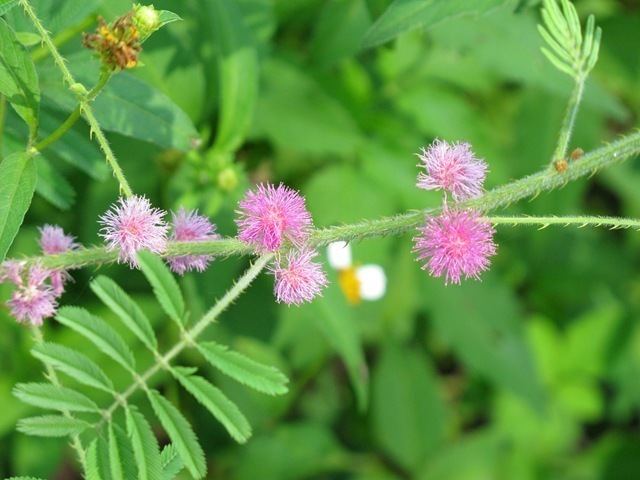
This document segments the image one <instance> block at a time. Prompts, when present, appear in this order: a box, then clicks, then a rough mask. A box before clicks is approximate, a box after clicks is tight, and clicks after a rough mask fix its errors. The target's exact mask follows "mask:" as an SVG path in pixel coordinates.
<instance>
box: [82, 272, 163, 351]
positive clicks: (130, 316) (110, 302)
mask: <svg viewBox="0 0 640 480" xmlns="http://www.w3.org/2000/svg"><path fill="white" fill-rule="evenodd" d="M91 290H93V292H94V293H95V294H96V295H97V296H98V298H100V300H102V302H103V303H104V304H105V305H106V306H107V307H109V308H110V309H111V310H112V311H113V312H114V313H115V314H116V315H117V316H118V318H120V320H121V321H122V323H124V325H125V326H126V327H127V328H128V329H129V330H131V331H132V332H133V333H134V335H135V336H136V337H138V339H139V340H140V341H141V342H142V343H144V344H145V345H146V346H147V347H148V348H149V349H150V350H155V349H156V348H157V347H158V341H157V340H156V336H155V333H153V328H152V327H151V322H150V321H149V319H148V318H147V316H146V315H145V314H144V312H143V311H142V309H141V308H140V307H139V306H138V304H137V303H136V302H134V301H133V299H132V298H131V297H130V296H129V295H127V293H126V292H125V291H124V290H123V289H122V288H120V286H119V285H118V284H117V283H116V282H114V281H113V280H111V279H110V278H108V277H105V276H103V275H101V276H99V277H98V278H96V279H95V280H93V281H92V282H91Z"/></svg>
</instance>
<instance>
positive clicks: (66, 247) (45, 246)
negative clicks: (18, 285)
mask: <svg viewBox="0 0 640 480" xmlns="http://www.w3.org/2000/svg"><path fill="white" fill-rule="evenodd" d="M39 230H40V248H41V249H42V253H44V254H45V255H57V254H59V253H65V252H68V251H71V250H76V249H77V248H78V247H79V246H80V245H78V244H77V243H76V242H75V238H74V237H72V236H71V235H66V234H65V233H64V230H62V228H60V227H58V226H56V225H45V226H44V227H42V228H40V229H39ZM50 278H51V286H52V288H53V292H54V294H55V295H56V297H59V296H60V295H62V294H63V293H64V285H65V283H66V282H67V281H68V280H70V279H71V275H69V274H68V273H67V271H66V270H52V271H51V272H50Z"/></svg>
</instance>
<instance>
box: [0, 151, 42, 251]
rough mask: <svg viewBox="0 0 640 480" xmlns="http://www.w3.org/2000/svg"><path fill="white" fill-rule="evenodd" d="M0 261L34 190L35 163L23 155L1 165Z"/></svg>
mask: <svg viewBox="0 0 640 480" xmlns="http://www.w3.org/2000/svg"><path fill="white" fill-rule="evenodd" d="M0 179H2V181H0V262H2V261H3V260H4V258H5V257H6V255H7V251H8V250H9V247H10V246H11V244H12V243H13V239H14V238H15V236H16V234H17V233H18V229H19V228H20V225H22V221H23V220H24V216H25V214H26V213H27V210H28V209H29V205H31V199H32V198H33V192H34V190H35V188H36V179H37V171H36V164H35V162H34V160H33V158H31V157H30V156H29V155H27V154H26V153H14V154H13V155H9V156H8V157H7V158H5V159H4V160H2V162H1V163H0Z"/></svg>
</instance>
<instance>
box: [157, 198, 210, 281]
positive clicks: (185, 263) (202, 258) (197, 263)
mask: <svg viewBox="0 0 640 480" xmlns="http://www.w3.org/2000/svg"><path fill="white" fill-rule="evenodd" d="M172 217H173V225H172V226H173V231H172V233H171V239H172V240H177V241H180V242H194V241H203V240H212V239H215V238H220V235H218V234H217V233H216V227H215V225H213V224H212V223H211V222H210V221H209V219H208V218H207V217H205V216H203V215H199V214H198V212H197V210H192V211H187V210H185V209H184V208H180V209H179V210H178V212H177V213H173V214H172ZM211 260H213V256H212V255H183V256H180V257H172V258H170V259H169V260H168V262H169V266H170V267H171V270H173V271H174V272H175V273H177V274H180V275H183V274H184V273H185V272H188V271H189V270H197V271H199V272H203V271H204V270H206V269H207V266H208V265H209V262H211Z"/></svg>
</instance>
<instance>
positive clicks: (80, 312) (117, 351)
mask: <svg viewBox="0 0 640 480" xmlns="http://www.w3.org/2000/svg"><path fill="white" fill-rule="evenodd" d="M56 320H58V321H59V322H60V323H61V324H63V325H65V326H67V327H69V328H71V329H72V330H75V331H76V332H78V333H79V334H80V335H82V336H83V337H85V338H86V339H87V340H89V341H91V343H93V344H94V345H95V346H96V347H98V349H100V350H101V351H102V352H103V353H104V354H106V355H108V356H109V357H111V358H112V359H113V360H115V361H116V362H118V363H119V364H120V365H122V366H123V367H124V368H125V369H127V370H129V371H131V372H135V360H134V358H133V354H132V353H131V350H129V347H128V346H127V344H126V343H125V341H124V340H123V339H122V337H121V336H120V334H118V333H117V332H116V331H115V330H114V329H113V328H111V327H110V326H109V325H108V324H107V323H106V322H105V321H104V320H102V319H101V318H99V317H96V316H94V315H91V314H90V313H89V312H88V311H86V310H84V309H82V308H78V307H63V308H61V309H60V310H59V311H58V315H56Z"/></svg>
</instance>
